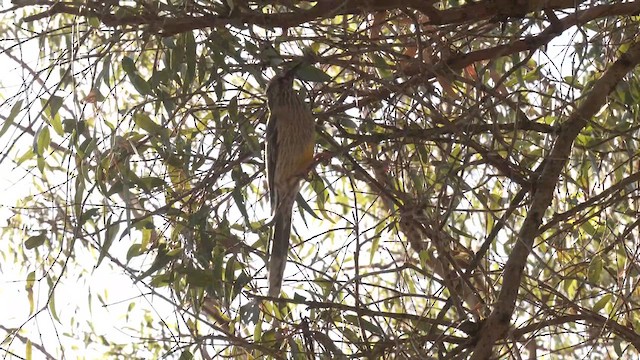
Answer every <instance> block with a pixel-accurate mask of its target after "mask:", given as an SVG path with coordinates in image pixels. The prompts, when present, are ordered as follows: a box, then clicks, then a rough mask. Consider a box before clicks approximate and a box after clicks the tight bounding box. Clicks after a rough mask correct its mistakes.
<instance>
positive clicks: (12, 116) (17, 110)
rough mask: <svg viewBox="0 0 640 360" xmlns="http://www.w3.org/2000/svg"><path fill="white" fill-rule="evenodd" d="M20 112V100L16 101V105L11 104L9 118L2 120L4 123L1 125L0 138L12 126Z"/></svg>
mask: <svg viewBox="0 0 640 360" xmlns="http://www.w3.org/2000/svg"><path fill="white" fill-rule="evenodd" d="M20 110H22V100H18V101H16V103H15V104H13V107H11V112H9V116H7V118H6V119H5V120H4V123H3V124H2V128H0V136H2V135H4V133H5V132H7V130H8V129H9V126H11V125H12V124H13V120H14V119H15V118H16V116H18V114H19V113H20Z"/></svg>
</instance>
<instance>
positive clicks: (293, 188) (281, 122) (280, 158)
mask: <svg viewBox="0 0 640 360" xmlns="http://www.w3.org/2000/svg"><path fill="white" fill-rule="evenodd" d="M266 95H267V105H268V107H269V120H268V122H267V131H266V137H267V139H266V149H265V153H266V156H265V157H266V164H267V181H268V184H269V199H270V202H271V212H272V214H273V230H272V236H271V254H270V258H269V266H268V270H269V296H279V295H280V288H281V286H282V277H283V274H284V268H285V266H286V264H287V253H288V251H289V238H290V236H291V212H292V209H293V203H294V201H295V198H296V195H297V194H298V191H299V190H300V180H301V179H302V178H303V177H304V176H305V175H306V172H307V171H308V170H309V166H310V165H311V163H312V162H313V152H314V146H315V139H314V138H315V129H314V119H313V114H312V113H311V110H309V108H308V107H307V105H306V104H305V103H304V101H303V100H302V98H300V96H299V95H298V94H297V93H296V92H295V91H294V90H293V74H292V73H291V72H288V73H285V74H282V75H278V76H276V77H274V78H273V79H272V80H271V81H270V82H269V85H268V86H267V91H266Z"/></svg>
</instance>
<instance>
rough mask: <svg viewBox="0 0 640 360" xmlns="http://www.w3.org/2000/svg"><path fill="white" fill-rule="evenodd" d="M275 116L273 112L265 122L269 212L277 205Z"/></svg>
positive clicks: (276, 134)
mask: <svg viewBox="0 0 640 360" xmlns="http://www.w3.org/2000/svg"><path fill="white" fill-rule="evenodd" d="M276 121H277V119H276V116H275V114H274V113H273V112H270V113H269V120H268V121H267V134H266V135H267V139H266V149H265V153H266V161H267V164H266V166H267V185H268V186H269V202H270V203H271V211H272V212H273V211H275V208H276V206H277V204H278V202H277V199H276V189H275V188H276V184H275V172H276V161H277V158H278V156H277V154H278V131H277V129H278V127H277V126H276Z"/></svg>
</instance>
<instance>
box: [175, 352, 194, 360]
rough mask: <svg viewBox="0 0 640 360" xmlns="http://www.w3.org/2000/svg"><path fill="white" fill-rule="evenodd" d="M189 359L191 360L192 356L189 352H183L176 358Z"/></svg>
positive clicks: (180, 359)
mask: <svg viewBox="0 0 640 360" xmlns="http://www.w3.org/2000/svg"><path fill="white" fill-rule="evenodd" d="M191 359H193V354H192V353H191V351H189V350H185V351H183V352H182V354H180V357H179V358H178V360H191Z"/></svg>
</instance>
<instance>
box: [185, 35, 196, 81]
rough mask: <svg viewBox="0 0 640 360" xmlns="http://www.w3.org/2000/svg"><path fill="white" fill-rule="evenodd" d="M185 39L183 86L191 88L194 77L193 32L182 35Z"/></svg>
mask: <svg viewBox="0 0 640 360" xmlns="http://www.w3.org/2000/svg"><path fill="white" fill-rule="evenodd" d="M184 37H185V57H186V59H185V60H186V63H187V73H186V75H185V85H187V86H191V84H192V83H193V79H194V78H195V76H196V63H197V58H196V57H197V54H196V40H195V38H194V37H193V31H187V32H186V33H184Z"/></svg>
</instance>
